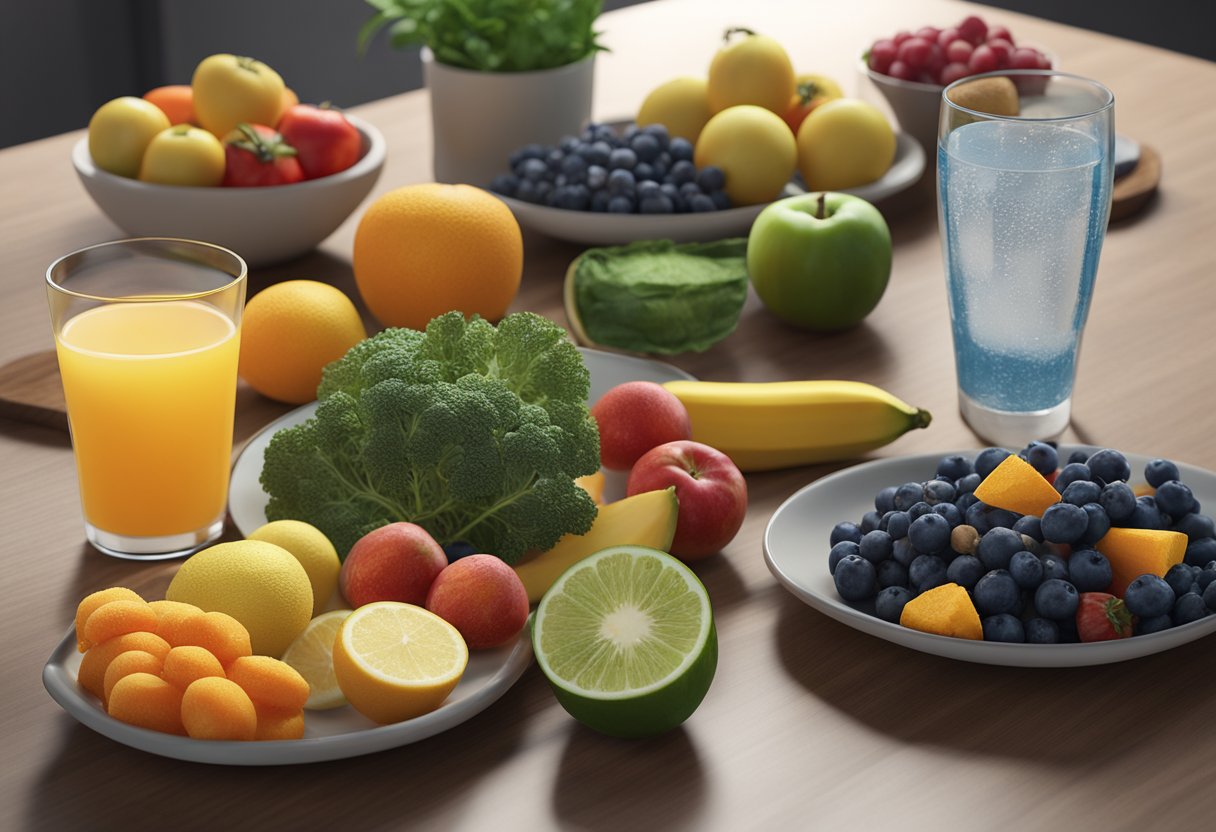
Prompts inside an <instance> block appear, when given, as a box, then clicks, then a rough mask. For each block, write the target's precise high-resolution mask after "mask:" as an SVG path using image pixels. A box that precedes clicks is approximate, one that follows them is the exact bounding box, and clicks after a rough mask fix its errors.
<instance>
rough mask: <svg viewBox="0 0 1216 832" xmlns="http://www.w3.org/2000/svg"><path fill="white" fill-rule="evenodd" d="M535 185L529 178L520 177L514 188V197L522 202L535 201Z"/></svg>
mask: <svg viewBox="0 0 1216 832" xmlns="http://www.w3.org/2000/svg"><path fill="white" fill-rule="evenodd" d="M536 185H537V183H536V182H533V181H532V180H530V179H521V180H520V182H519V186H518V187H517V188H516V190H515V198H516V199H520V200H523V201H524V202H536V201H537V199H536Z"/></svg>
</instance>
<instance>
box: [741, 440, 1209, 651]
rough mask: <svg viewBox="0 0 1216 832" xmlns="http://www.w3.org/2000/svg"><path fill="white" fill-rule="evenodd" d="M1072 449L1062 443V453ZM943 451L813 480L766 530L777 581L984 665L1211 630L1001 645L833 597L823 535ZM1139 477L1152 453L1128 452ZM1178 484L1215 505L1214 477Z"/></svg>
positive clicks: (916, 476) (887, 633)
mask: <svg viewBox="0 0 1216 832" xmlns="http://www.w3.org/2000/svg"><path fill="white" fill-rule="evenodd" d="M1071 450H1072V448H1061V457H1063V458H1067V455H1068V453H1069V452H1070V451H1071ZM947 453H964V454H967V455H973V454H974V453H975V451H954V452H950V451H947V452H944V453H940V454H922V455H920V456H911V457H898V458H895V459H880V460H876V461H874V462H867V463H864V464H862V465H857V466H855V467H852V468H846V469H845V470H843V471H838V472H836V473H835V474H831V475H829V476H826V477H824V478H823V479H820V480H817V481H815V482H813V483H811V484H810V485H808V486H806V487H805V488H802V489H801V490H799V491H797V492H796V493H795V494H794V495H793V496H791V497H790V498H789V499H788V500H786V501H785V502H784V503H782V504H781V506H780V507H779V508H778V509H777V510H776V511H775V512H774V513H773V516H772V518H771V519H770V520H769V523H768V527H767V528H766V529H765V532H764V559H765V562H766V563H767V564H768V567H769V569H770V570H771V571H772V573H773V575H774V576H776V578H777V580H778V581H779V582H780V583H781V585H782V586H784V587H785V588H786V589H788V590H789V591H790V592H792V593H793V594H794V595H795V596H797V597H798V598H800V599H801V600H802V601H804V602H806V603H807V604H809V605H810V606H812V607H814V608H815V609H817V610H819V611H820V612H822V613H823V614H825V615H828V616H830V617H832V618H834V619H836V620H837V621H840V622H841V623H843V624H847V625H848V626H850V627H852V628H854V629H856V630H861V631H862V632H863V633H868V634H870V635H872V636H877V637H878V638H882V639H886V640H887V641H891V642H894V643H896V644H900V645H903V646H904V647H911V648H912V649H914V650H920V651H922V652H925V653H932V654H934V655H937V656H945V657H947V658H951V659H961V660H962V661H969V662H979V663H981V664H999V665H1010V666H1015V667H1080V666H1084V665H1093V664H1107V663H1110V662H1120V661H1126V660H1127V659H1134V658H1139V657H1140V656H1147V655H1150V654H1152V653H1160V652H1161V651H1163V650H1169V649H1170V648H1173V647H1177V646H1179V645H1181V644H1185V643H1187V642H1190V641H1194V640H1195V639H1197V638H1202V637H1203V636H1206V635H1210V634H1211V633H1214V632H1216V615H1210V616H1208V617H1207V618H1204V619H1202V620H1200V621H1195V622H1192V623H1191V624H1186V625H1184V626H1181V627H1174V628H1172V629H1169V630H1165V631H1162V632H1160V633H1153V634H1151V635H1145V636H1133V637H1131V638H1127V639H1120V640H1118V641H1104V642H1094V643H1090V644H1002V643H995V642H985V641H971V640H969V639H962V638H948V637H946V636H938V635H933V634H931V633H922V632H920V631H919V630H911V629H908V628H907V627H901V626H899V625H898V624H892V623H890V622H887V621H883V620H882V619H881V618H878V617H876V616H875V615H873V604H870V605H869V609H868V610H867V608H866V607H865V606H863V605H860V604H857V605H855V604H849V603H846V602H845V601H843V600H841V598H840V596H839V595H837V594H836V587H835V585H834V584H833V582H832V576H831V575H830V574H828V566H827V557H828V538H829V535H830V534H831V531H832V527H833V526H834V525H836V524H837V523H839V522H841V521H843V520H849V521H852V522H857V521H858V520H860V518H861V515H862V514H864V513H865V512H866V511H869V510H871V509H873V507H874V495H875V494H876V493H877V492H878V491H879V490H881V489H882V488H884V487H885V486H888V485H896V484H899V483H904V482H921V481H923V480H925V479H927V478H929V477H930V476H932V474H933V472H934V470H936V467H937V462H938V460H940V459H941V458H942V457H943V456H945V455H946V454H947ZM1127 458H1128V461H1129V462H1130V463H1131V466H1132V472H1133V474H1134V475H1136V476H1139V475H1140V473H1141V472H1142V471H1143V470H1144V463H1145V462H1147V461H1148V459H1149V457H1145V456H1140V455H1137V454H1127ZM1178 467H1179V469H1180V471H1181V473H1182V481H1183V482H1185V483H1186V484H1187V485H1189V486H1190V487H1191V489H1192V490H1193V491H1194V493H1195V497H1196V499H1198V500H1199V501H1200V503H1203V504H1204V505H1212V504H1213V503H1216V474H1213V473H1212V472H1211V471H1206V470H1204V469H1202V468H1196V467H1194V466H1188V465H1179V466H1178Z"/></svg>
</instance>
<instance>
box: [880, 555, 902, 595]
mask: <svg viewBox="0 0 1216 832" xmlns="http://www.w3.org/2000/svg"><path fill="white" fill-rule="evenodd" d="M876 571H877V572H878V587H879V589H886V588H887V587H889V586H902V587H906V586H907V585H908V567H906V566H904V565H903V564H902V563H900V562H899V561H897V560H894V559H891V558H888V559H887V560H884V561H883V562H882V563H880V564H878V569H877V570H876Z"/></svg>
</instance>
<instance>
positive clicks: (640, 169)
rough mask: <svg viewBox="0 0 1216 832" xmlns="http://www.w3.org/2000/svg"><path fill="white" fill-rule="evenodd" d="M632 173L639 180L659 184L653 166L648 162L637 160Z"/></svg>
mask: <svg viewBox="0 0 1216 832" xmlns="http://www.w3.org/2000/svg"><path fill="white" fill-rule="evenodd" d="M633 175H634V176H636V177H637V180H638V181H639V182H643V181H645V180H650V181H652V182H654V184H656V185H657V184H659V181H658V180H659V177H657V176H655V173H654V168H653V167H652V166H651V165H650V164H649V163H648V162H638V163H637V165H636V166H635V167H634V169H633Z"/></svg>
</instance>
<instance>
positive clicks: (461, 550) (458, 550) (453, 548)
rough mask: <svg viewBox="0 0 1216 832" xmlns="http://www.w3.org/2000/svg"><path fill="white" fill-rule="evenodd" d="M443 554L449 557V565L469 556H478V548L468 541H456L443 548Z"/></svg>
mask: <svg viewBox="0 0 1216 832" xmlns="http://www.w3.org/2000/svg"><path fill="white" fill-rule="evenodd" d="M443 553H444V554H445V555H447V556H448V563H451V562H452V561H455V560H460V559H461V558H464V557H468V556H469V555H475V554H477V547H476V546H474V545H473V544H472V543H469V542H468V541H467V540H454V541H452V542H451V543H449V544H448V545H447V546H444V547H443Z"/></svg>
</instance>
